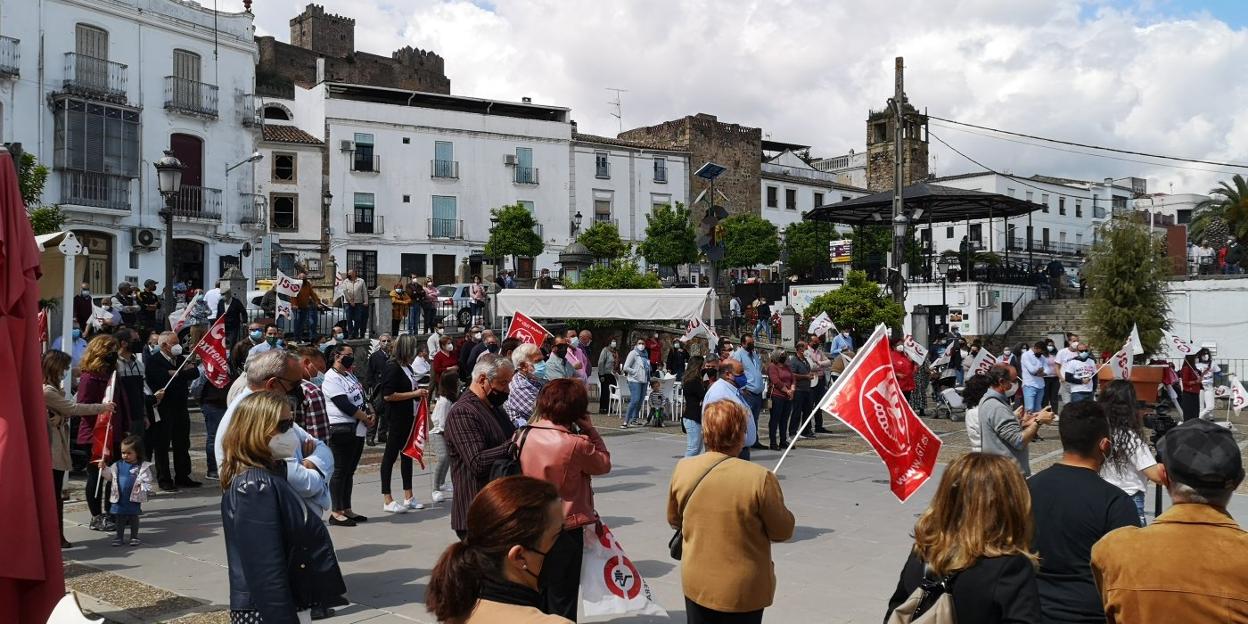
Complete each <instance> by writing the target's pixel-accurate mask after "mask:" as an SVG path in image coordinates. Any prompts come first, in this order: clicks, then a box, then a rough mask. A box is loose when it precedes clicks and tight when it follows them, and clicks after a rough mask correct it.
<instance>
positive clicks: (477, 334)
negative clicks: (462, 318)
mask: <svg viewBox="0 0 1248 624" xmlns="http://www.w3.org/2000/svg"><path fill="white" fill-rule="evenodd" d="M472 337H473V338H474V339H476V340H480V339H481V332H477V333H475V334H473V335H472Z"/></svg>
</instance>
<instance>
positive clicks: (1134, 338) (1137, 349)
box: [1129, 323, 1144, 355]
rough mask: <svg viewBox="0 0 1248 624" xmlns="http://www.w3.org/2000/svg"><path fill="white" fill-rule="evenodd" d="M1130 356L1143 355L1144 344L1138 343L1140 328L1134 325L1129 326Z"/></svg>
mask: <svg viewBox="0 0 1248 624" xmlns="http://www.w3.org/2000/svg"><path fill="white" fill-rule="evenodd" d="M1130 340H1131V342H1130V343H1129V344H1130V345H1131V354H1132V355H1144V343H1142V342H1140V326H1139V325H1136V324H1135V323H1132V324H1131V338H1130Z"/></svg>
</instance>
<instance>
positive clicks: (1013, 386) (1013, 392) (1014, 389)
mask: <svg viewBox="0 0 1248 624" xmlns="http://www.w3.org/2000/svg"><path fill="white" fill-rule="evenodd" d="M1016 394H1018V382H1017V381H1016V382H1014V383H1012V384H1010V389H1009V390H1006V391H1005V396H1014V395H1016Z"/></svg>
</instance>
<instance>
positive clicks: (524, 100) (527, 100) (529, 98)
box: [520, 96, 533, 104]
mask: <svg viewBox="0 0 1248 624" xmlns="http://www.w3.org/2000/svg"><path fill="white" fill-rule="evenodd" d="M520 101H521V102H524V103H525V104H532V103H533V98H531V97H527V96H526V97H522V98H520Z"/></svg>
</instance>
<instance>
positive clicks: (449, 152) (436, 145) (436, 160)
mask: <svg viewBox="0 0 1248 624" xmlns="http://www.w3.org/2000/svg"><path fill="white" fill-rule="evenodd" d="M433 177H435V178H458V177H459V164H458V163H456V162H455V144H454V143H451V142H450V141H434V142H433Z"/></svg>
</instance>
